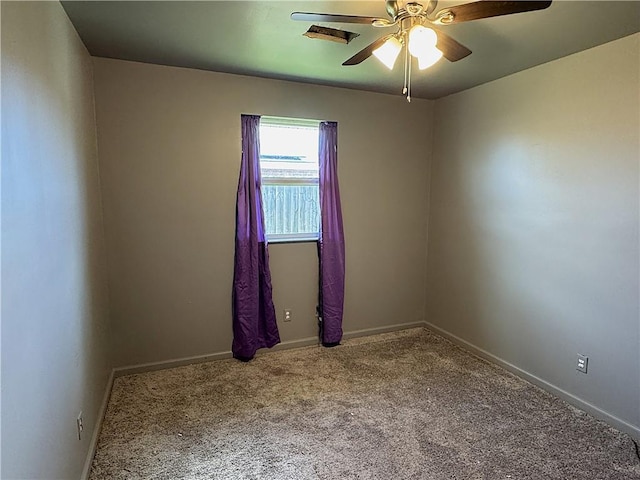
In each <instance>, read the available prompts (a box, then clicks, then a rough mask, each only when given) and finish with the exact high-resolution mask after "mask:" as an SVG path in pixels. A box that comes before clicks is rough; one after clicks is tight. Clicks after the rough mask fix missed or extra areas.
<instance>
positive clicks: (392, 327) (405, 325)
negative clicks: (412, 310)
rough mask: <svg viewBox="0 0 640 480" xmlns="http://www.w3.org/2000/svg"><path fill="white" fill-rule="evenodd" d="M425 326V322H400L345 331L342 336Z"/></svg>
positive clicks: (377, 333)
mask: <svg viewBox="0 0 640 480" xmlns="http://www.w3.org/2000/svg"><path fill="white" fill-rule="evenodd" d="M424 326H425V322H412V323H400V324H398V325H388V326H385V327H374V328H365V329H363V330H353V331H351V332H344V334H343V335H342V338H343V339H344V340H348V339H350V338H358V337H368V336H370V335H379V334H380V333H389V332H396V331H400V330H409V329H410V328H421V327H424Z"/></svg>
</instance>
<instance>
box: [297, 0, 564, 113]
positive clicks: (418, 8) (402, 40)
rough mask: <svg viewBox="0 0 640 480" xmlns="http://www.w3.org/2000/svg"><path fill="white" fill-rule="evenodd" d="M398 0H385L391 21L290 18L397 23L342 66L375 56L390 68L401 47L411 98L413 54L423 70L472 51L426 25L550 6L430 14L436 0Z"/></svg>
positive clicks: (487, 6)
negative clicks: (424, 1)
mask: <svg viewBox="0 0 640 480" xmlns="http://www.w3.org/2000/svg"><path fill="white" fill-rule="evenodd" d="M400 3H401V2H397V1H395V0H387V1H386V2H385V6H386V11H387V14H388V15H389V17H391V20H389V19H385V18H376V17H361V16H357V15H336V14H325V13H304V12H294V13H292V14H291V18H292V19H293V20H301V21H313V22H316V21H321V22H338V23H359V24H369V25H372V26H374V27H377V28H387V27H393V26H396V25H397V26H398V31H397V32H396V33H394V34H390V35H386V36H384V37H381V38H379V39H378V40H376V41H374V42H373V43H371V44H370V45H368V46H366V47H365V48H363V49H362V50H360V51H359V52H358V53H356V54H355V55H354V56H353V57H351V58H349V59H348V60H346V61H345V62H344V63H343V64H342V65H345V66H349V65H358V64H360V63H362V62H363V61H364V60H366V59H367V58H369V57H370V56H371V55H374V56H375V57H376V58H377V59H378V60H380V61H381V62H382V63H383V64H384V65H385V66H386V67H387V68H388V69H390V70H393V67H394V65H395V63H396V60H397V58H398V56H399V55H400V53H401V52H402V49H403V47H404V49H405V55H404V78H405V80H404V87H403V89H402V93H403V95H406V96H407V101H409V102H410V101H411V64H412V62H413V60H412V57H414V58H416V59H417V60H418V68H419V69H420V70H425V69H427V68H429V67H431V66H432V65H434V64H435V63H436V62H438V60H440V59H441V58H442V57H443V56H444V57H445V58H446V59H447V60H449V61H450V62H457V61H458V60H462V59H463V58H465V57H467V56H468V55H470V54H471V50H469V49H468V48H467V47H465V46H464V45H461V44H460V43H458V42H456V41H455V40H454V39H453V38H451V37H449V36H448V35H446V34H445V33H443V32H442V31H440V30H438V31H435V30H433V29H431V28H429V27H426V26H425V25H427V24H432V25H439V26H446V25H450V24H454V23H462V22H468V21H471V20H479V19H482V18H490V17H498V16H503V15H512V14H514V13H523V12H531V11H535V10H543V9H545V8H548V7H549V6H550V5H551V1H489V0H480V1H476V2H470V3H465V4H462V5H457V6H454V7H450V8H446V9H443V10H440V11H438V12H436V13H435V14H434V13H433V12H434V11H435V9H436V6H437V3H438V2H437V0H427V1H426V6H425V5H423V4H421V3H418V2H403V3H404V5H403V6H400Z"/></svg>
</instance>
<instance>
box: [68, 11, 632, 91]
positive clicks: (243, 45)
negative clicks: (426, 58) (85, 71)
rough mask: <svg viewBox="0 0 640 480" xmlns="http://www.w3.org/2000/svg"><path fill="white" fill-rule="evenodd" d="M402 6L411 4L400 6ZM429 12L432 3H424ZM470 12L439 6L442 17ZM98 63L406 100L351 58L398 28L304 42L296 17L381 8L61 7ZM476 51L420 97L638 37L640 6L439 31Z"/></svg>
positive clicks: (431, 81) (424, 76) (426, 79)
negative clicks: (345, 39) (344, 39)
mask: <svg viewBox="0 0 640 480" xmlns="http://www.w3.org/2000/svg"><path fill="white" fill-rule="evenodd" d="M401 3H404V2H401ZM421 3H423V4H425V5H426V4H427V3H428V1H427V0H425V1H423V2H421ZM461 3H468V2H467V1H443V0H441V1H439V2H438V7H437V8H436V11H437V10H439V9H441V8H444V7H449V6H452V5H458V4H461ZM62 5H63V7H64V9H65V10H66V12H67V14H68V16H69V18H70V19H71V22H72V23H73V24H74V26H75V28H76V30H77V31H78V33H79V35H80V37H81V38H82V40H83V42H84V43H85V45H86V46H87V49H88V50H89V52H90V53H91V55H94V56H98V57H108V58H118V59H123V60H133V61H139V62H146V63H155V64H161V65H173V66H179V67H189V68H197V69H202V70H211V71H216V72H228V73H237V74H245V75H253V76H259V77H267V78H277V79H285V80H293V81H299V82H306V83H315V84H320V85H332V86H338V87H346V88H354V89H360V90H368V91H375V92H384V93H392V94H398V95H400V94H401V90H402V83H403V69H402V65H401V62H400V61H398V62H397V63H396V66H395V68H394V70H393V71H391V72H390V71H389V70H387V69H386V67H384V66H383V65H382V64H381V63H380V62H378V61H377V59H375V58H374V57H371V58H369V59H368V60H366V61H364V62H363V63H361V64H360V65H356V66H349V67H343V66H342V65H341V64H342V62H343V61H345V60H346V59H347V58H349V57H351V56H352V55H353V54H355V53H356V52H358V51H359V50H360V49H362V48H364V47H365V46H367V45H368V44H369V43H371V42H373V41H374V40H376V39H377V38H378V37H381V36H383V35H384V34H386V33H392V32H393V31H395V30H394V28H374V27H372V26H369V25H357V24H349V25H347V24H335V23H332V24H328V23H324V24H320V25H322V26H329V27H333V28H341V29H345V30H349V31H352V32H357V33H359V34H360V36H358V37H357V38H355V39H354V40H353V41H352V42H351V43H350V44H348V45H345V44H341V43H336V42H330V41H325V40H318V39H310V38H306V37H303V36H302V34H303V33H304V32H305V31H306V30H307V29H308V28H309V26H311V23H307V22H296V21H293V20H291V19H290V14H291V12H294V11H303V12H305V11H306V12H321V13H341V14H350V15H364V16H376V17H382V18H388V17H387V14H386V11H385V2H384V1H383V0H377V1H333V2H331V1H304V0H301V1H295V2H290V1H274V0H271V1H195V2H193V1H62ZM438 28H441V29H442V30H443V31H445V32H446V33H447V34H449V35H450V36H451V37H453V38H454V39H456V40H457V41H458V42H460V43H462V44H463V45H465V46H466V47H468V48H469V49H471V50H472V51H473V54H472V55H470V56H468V57H466V58H464V59H462V60H460V61H458V62H455V63H451V62H449V61H447V60H446V59H442V60H440V61H439V62H438V63H437V64H436V65H434V66H433V67H431V68H429V69H428V70H424V71H419V70H417V69H415V70H414V73H413V75H412V82H413V83H412V96H413V97H418V98H427V99H435V98H440V97H443V96H446V95H449V94H451V93H455V92H459V91H461V90H465V89H467V88H470V87H473V86H475V85H480V84H482V83H486V82H489V81H491V80H495V79H497V78H500V77H504V76H505V75H509V74H511V73H514V72H518V71H520V70H524V69H527V68H530V67H532V66H535V65H539V64H541V63H545V62H549V61H551V60H554V59H557V58H560V57H564V56H566V55H570V54H572V53H575V52H578V51H581V50H585V49H587V48H591V47H594V46H596V45H600V44H602V43H606V42H609V41H611V40H615V39H617V38H621V37H624V36H627V35H630V34H632V33H635V32H638V31H640V1H621V2H612V1H599V2H597V1H572V0H559V1H558V0H556V1H554V2H553V3H552V5H551V6H550V7H549V8H547V9H546V10H541V11H536V12H528V13H521V14H515V15H510V16H503V17H495V18H488V19H482V20H475V21H472V22H467V23H460V24H455V25H449V26H442V27H438Z"/></svg>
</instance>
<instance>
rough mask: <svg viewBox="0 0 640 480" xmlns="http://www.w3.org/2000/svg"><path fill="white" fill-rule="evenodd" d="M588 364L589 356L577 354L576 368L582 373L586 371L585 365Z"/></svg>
mask: <svg viewBox="0 0 640 480" xmlns="http://www.w3.org/2000/svg"><path fill="white" fill-rule="evenodd" d="M588 364H589V357H587V356H586V355H582V354H580V353H579V354H578V363H577V364H576V370H578V371H579V372H582V373H587V365H588Z"/></svg>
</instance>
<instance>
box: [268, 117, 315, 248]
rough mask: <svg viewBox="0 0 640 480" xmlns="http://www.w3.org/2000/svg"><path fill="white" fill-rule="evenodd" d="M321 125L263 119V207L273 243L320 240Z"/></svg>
mask: <svg viewBox="0 0 640 480" xmlns="http://www.w3.org/2000/svg"><path fill="white" fill-rule="evenodd" d="M319 123H320V122H318V121H309V120H300V119H294V118H276V117H262V118H261V119H260V170H261V175H262V204H263V209H264V215H265V228H266V233H267V239H268V241H270V242H274V241H275V242H278V241H295V240H299V241H303V240H317V239H318V228H319V222H320V207H319V199H318V128H319Z"/></svg>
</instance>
